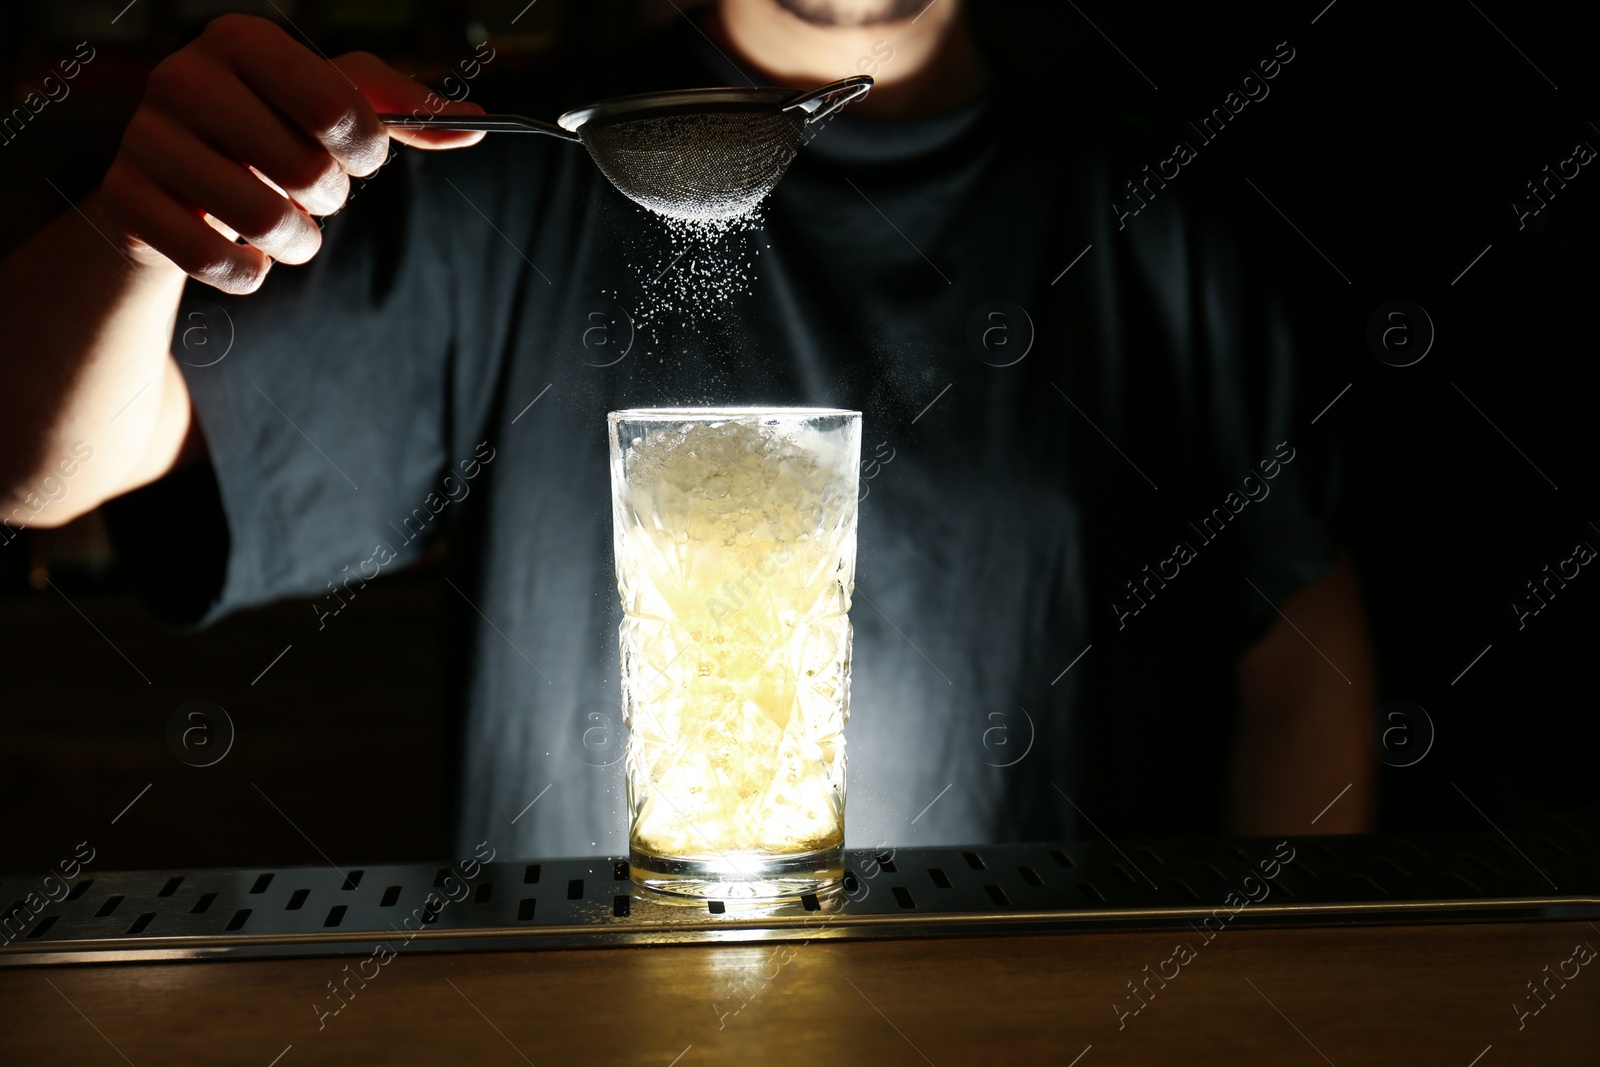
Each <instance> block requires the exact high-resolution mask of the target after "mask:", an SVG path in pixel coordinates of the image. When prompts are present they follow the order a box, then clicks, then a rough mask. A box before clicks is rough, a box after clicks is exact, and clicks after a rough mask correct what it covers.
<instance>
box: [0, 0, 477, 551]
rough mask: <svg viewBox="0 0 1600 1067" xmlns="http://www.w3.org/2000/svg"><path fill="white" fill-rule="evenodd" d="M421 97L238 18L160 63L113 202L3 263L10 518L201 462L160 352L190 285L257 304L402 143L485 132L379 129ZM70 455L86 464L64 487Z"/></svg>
mask: <svg viewBox="0 0 1600 1067" xmlns="http://www.w3.org/2000/svg"><path fill="white" fill-rule="evenodd" d="M428 95H430V94H429V93H428V90H427V89H426V87H424V86H421V85H418V84H417V83H415V82H413V81H411V80H410V79H409V78H406V77H405V76H404V75H402V74H400V73H399V72H397V71H394V70H392V69H391V68H389V67H387V66H385V65H384V64H383V63H381V62H380V61H379V60H377V59H375V58H374V57H372V56H369V55H366V54H364V53H353V54H351V55H348V56H342V57H340V58H339V59H338V60H337V61H335V62H333V63H330V62H328V61H326V60H324V59H322V58H321V57H319V56H317V55H316V54H315V53H313V52H311V51H310V50H309V49H306V48H304V47H302V46H301V45H300V44H299V43H297V42H296V41H295V40H294V39H293V38H291V37H290V36H289V35H288V34H286V33H285V32H284V31H283V30H281V29H279V28H278V27H277V26H275V25H274V24H272V23H270V22H267V21H265V20H262V19H257V18H251V17H249V16H245V15H228V16H224V17H222V18H220V19H218V20H216V21H215V22H213V23H212V24H211V25H210V26H208V27H207V28H206V30H205V32H204V33H203V34H201V36H200V37H199V38H198V39H197V40H196V41H194V42H193V43H192V44H190V45H188V46H187V47H186V48H184V49H182V50H181V51H179V52H176V53H174V54H173V55H171V56H169V57H167V59H165V60H163V61H162V62H161V64H160V65H159V66H157V68H156V69H155V71H154V72H153V73H152V74H151V76H150V82H149V85H148V87H147V89H146V93H145V98H144V100H143V102H142V103H141V104H140V106H139V109H138V111H137V112H135V114H134V117H133V119H132V120H131V121H130V122H129V124H128V131H127V134H126V135H125V136H124V138H123V141H122V146H121V148H120V150H119V152H118V154H117V157H116V160H115V161H114V162H113V163H112V165H111V168H110V170H109V171H108V172H107V174H106V177H105V180H104V182H103V183H102V185H101V188H100V189H99V190H97V191H96V192H95V193H93V194H91V195H90V196H89V197H88V198H86V199H85V200H84V202H83V203H82V204H80V205H77V206H76V207H75V209H74V210H72V211H68V212H66V213H65V214H64V215H62V217H60V218H59V219H57V220H56V221H55V222H53V223H51V224H50V225H49V226H47V227H46V228H45V229H44V230H43V231H42V232H40V233H39V234H38V235H36V236H35V237H34V238H33V239H32V240H31V241H29V242H28V243H26V244H25V245H23V246H22V247H21V248H19V249H17V251H15V252H14V253H12V254H11V255H10V256H8V257H7V258H6V259H5V261H4V262H3V263H0V322H4V323H5V324H6V325H5V331H6V341H7V342H8V343H7V346H6V357H5V358H4V360H0V519H3V520H4V521H6V522H9V523H11V524H12V525H17V526H59V525H61V524H62V523H65V522H67V521H69V520H71V519H73V518H76V517H78V516H79V515H82V514H84V513H86V512H88V511H90V510H92V509H94V508H95V507H98V506H99V505H100V504H101V503H103V502H104V501H106V500H108V499H110V498H111V497H113V496H117V495H119V494H121V493H125V492H127V491H129V490H131V489H135V488H137V487H139V486H141V485H144V484H147V483H149V482H151V481H154V480H155V479H157V478H159V477H161V476H162V475H163V474H165V473H166V472H167V471H168V470H170V469H171V468H172V467H173V466H174V465H175V464H176V463H177V462H179V461H180V459H181V458H183V456H184V455H185V449H186V448H187V452H188V454H190V455H193V454H195V453H196V452H197V451H198V449H199V447H200V443H199V440H198V435H196V434H194V433H192V432H191V422H192V419H191V412H190V403H189V396H188V392H187V390H186V389H185V387H184V381H183V377H182V375H181V374H180V373H179V372H178V367H177V364H176V361H175V360H174V359H173V358H172V357H171V355H170V353H169V351H168V350H169V347H170V343H171V338H172V327H173V320H174V318H175V317H176V315H177V311H178V301H179V299H180V296H181V294H182V290H183V285H184V281H185V276H186V275H187V276H189V277H193V278H195V279H197V280H199V281H202V282H205V283H207V284H209V285H212V286H214V287H215V288H217V289H220V290H222V291H223V292H227V293H234V294H243V293H251V292H254V291H255V290H256V289H257V288H259V287H260V285H261V283H262V282H263V281H264V280H265V278H266V275H267V272H268V270H270V269H271V267H272V264H273V261H275V260H281V261H283V262H285V263H290V264H296V263H304V262H306V261H307V260H309V259H311V257H312V256H314V255H315V254H316V253H317V250H318V249H319V248H320V247H321V243H322V231H321V229H320V228H319V225H318V223H317V222H316V220H315V219H314V218H313V216H314V215H326V214H331V213H333V212H335V211H337V210H338V209H339V208H340V207H341V206H342V205H343V203H344V201H345V198H346V196H347V195H348V192H349V178H350V176H351V175H357V176H361V175H366V174H371V173H372V172H373V171H375V170H377V169H378V167H379V166H380V165H381V164H382V163H383V161H384V159H385V158H387V156H388V152H389V141H390V138H391V137H392V138H394V139H396V140H400V141H403V142H405V143H407V144H411V145H414V146H417V147H433V148H453V147H458V146H461V145H467V144H474V143H476V142H477V141H478V140H479V139H480V138H481V137H482V136H483V135H482V134H472V133H466V134H463V133H450V132H441V131H405V130H385V128H384V127H383V125H382V124H381V123H380V122H379V121H378V118H377V114H378V112H379V111H396V112H408V111H411V110H412V109H413V108H417V107H421V106H423V105H424V101H425V100H426V98H427V97H428ZM452 109H453V110H461V109H465V110H468V111H481V109H480V108H478V107H477V105H475V104H451V105H449V106H448V107H447V108H445V110H452ZM430 110H439V109H438V108H430ZM236 234H237V235H242V237H243V240H244V243H236V242H235V240H234V236H235V235H236ZM78 442H82V443H83V444H84V445H86V446H87V447H88V449H89V450H91V451H90V456H91V458H89V459H88V460H87V461H86V462H81V463H79V462H76V460H81V459H82V458H83V455H84V453H83V451H81V450H78V451H75V450H74V447H73V446H74V445H75V444H77V443H78ZM186 443H187V444H186ZM63 461H73V466H74V467H75V469H74V471H73V474H72V477H71V482H70V485H68V486H65V487H64V486H63V483H62V481H61V478H60V473H63V472H65V470H66V469H67V468H66V467H61V466H58V465H59V464H61V463H63ZM68 489H70V492H68V491H66V490H68Z"/></svg>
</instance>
